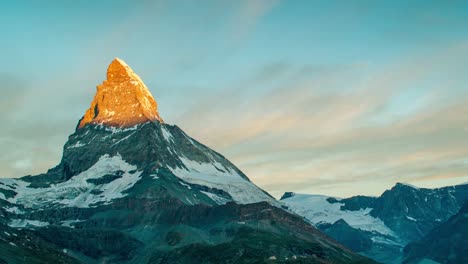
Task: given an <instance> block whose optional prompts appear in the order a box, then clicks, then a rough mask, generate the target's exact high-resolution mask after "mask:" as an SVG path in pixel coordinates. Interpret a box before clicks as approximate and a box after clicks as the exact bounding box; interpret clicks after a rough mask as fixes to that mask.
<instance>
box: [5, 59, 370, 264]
mask: <svg viewBox="0 0 468 264" xmlns="http://www.w3.org/2000/svg"><path fill="white" fill-rule="evenodd" d="M84 89H86V87H84ZM269 262H273V263H373V262H372V261H371V260H369V259H367V258H365V257H362V256H360V255H357V254H355V253H353V252H351V251H350V250H348V249H346V248H345V247H343V246H341V245H340V244H338V243H337V242H334V241H333V240H331V239H329V238H328V237H327V236H326V235H324V234H322V233H321V232H320V231H318V230H317V229H316V228H315V227H313V226H312V225H311V224H309V223H308V222H306V221H305V220H303V218H302V217H299V216H297V215H295V214H293V213H291V212H289V211H287V210H286V209H284V208H282V207H281V205H280V204H279V203H278V202H277V200H276V199H274V198H273V197H272V196H270V195H269V194H268V193H267V192H265V191H263V190H262V189H260V188H259V187H257V186H256V185H255V184H254V183H252V182H251V181H250V180H249V178H248V177H247V176H246V175H245V174H244V173H242V171H241V170H239V168H237V167H236V166H235V165H234V164H232V163H231V162H230V161H228V160H227V159H226V158H225V157H223V156H222V155H221V154H219V153H217V152H216V151H214V150H212V149H210V148H208V147H207V146H205V145H203V144H202V143H200V142H198V141H197V140H195V139H193V138H191V137H190V136H189V135H187V134H186V133H185V132H184V131H182V130H181V129H180V128H179V127H178V126H176V125H171V124H168V123H166V122H165V121H163V118H162V117H161V116H160V113H159V110H158V104H157V102H156V100H155V99H154V97H153V96H152V95H151V93H150V91H149V89H148V88H147V87H146V85H145V84H144V82H143V81H142V80H141V78H140V77H139V76H138V75H137V74H136V73H135V72H134V71H133V70H132V69H131V68H130V67H129V66H128V65H127V64H126V63H125V62H124V61H123V60H121V59H114V60H113V61H112V62H111V64H110V65H109V67H108V69H107V78H106V80H104V82H103V83H102V84H100V85H98V86H97V91H96V95H95V97H94V99H93V101H92V102H91V105H90V108H89V109H88V110H86V112H85V113H84V115H83V117H82V118H81V119H80V120H79V122H78V124H77V125H76V130H75V132H74V133H73V134H72V135H70V137H69V139H68V141H67V142H66V143H65V145H64V148H63V156H62V159H61V161H60V163H59V164H58V165H57V166H56V167H54V168H52V169H50V170H49V171H47V172H46V173H44V174H40V175H36V176H25V177H22V178H17V179H0V263H269Z"/></svg>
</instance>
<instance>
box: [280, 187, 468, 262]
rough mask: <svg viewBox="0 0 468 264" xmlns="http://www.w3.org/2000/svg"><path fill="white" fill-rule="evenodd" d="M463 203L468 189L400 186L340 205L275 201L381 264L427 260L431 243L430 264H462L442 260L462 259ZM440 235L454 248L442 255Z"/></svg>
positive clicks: (323, 200)
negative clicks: (378, 194) (432, 262)
mask: <svg viewBox="0 0 468 264" xmlns="http://www.w3.org/2000/svg"><path fill="white" fill-rule="evenodd" d="M467 200H468V184H463V185H457V186H450V187H444V188H437V189H426V188H418V187H415V186H412V185H408V184H403V183H397V184H396V185H395V186H394V187H393V188H391V189H390V190H387V191H385V192H384V193H383V194H382V195H381V196H380V197H367V196H354V197H351V198H346V199H340V198H334V197H327V196H319V195H307V194H295V193H285V194H284V195H283V197H282V198H281V202H282V203H283V204H284V205H285V206H287V207H288V208H289V209H290V210H291V211H293V212H295V213H297V214H299V215H301V216H303V217H305V218H306V219H307V220H308V221H310V222H311V223H313V224H314V225H315V226H316V227H318V228H319V229H321V230H322V231H323V232H325V233H326V234H328V235H329V236H331V237H332V238H334V239H335V240H337V241H338V242H340V243H342V244H343V245H345V246H347V247H349V248H350V249H352V250H354V251H356V252H359V253H361V254H363V255H365V256H368V257H370V258H373V259H375V260H376V261H379V262H382V263H402V262H408V263H417V262H418V261H421V260H422V259H424V256H430V254H426V253H427V252H425V251H424V250H428V249H429V248H430V247H429V246H428V245H426V243H432V244H431V245H432V249H431V250H430V252H431V254H434V256H437V257H434V258H432V259H435V260H437V261H440V263H463V262H450V261H442V260H444V258H445V259H446V260H447V259H450V257H448V256H450V254H453V255H454V256H455V257H454V258H455V259H458V258H466V254H465V253H464V252H463V251H461V249H462V247H463V246H462V245H461V244H464V243H461V241H463V239H465V240H466V239H468V236H467V233H466V231H467V229H464V232H465V233H463V232H462V231H461V229H460V226H463V225H460V223H463V221H464V222H466V220H467V219H466V217H464V214H463V210H466V206H465V207H463V205H464V204H465V202H466V201H467ZM462 207H463V209H461V208H462ZM460 209H461V211H460ZM454 215H455V216H454ZM451 217H452V218H451ZM441 233H444V235H445V236H447V239H448V240H450V241H452V242H457V243H447V245H446V248H445V252H443V249H442V247H439V244H438V242H436V241H440V240H438V239H436V238H437V237H440V235H441ZM448 237H450V238H448ZM421 239H422V241H421V242H418V241H419V240H421ZM457 239H458V241H457ZM408 244H409V246H408V247H407V248H406V249H405V250H404V248H405V246H407V245H408ZM449 247H450V248H452V250H451V251H450V250H449V249H448V248H449ZM449 251H450V252H449ZM465 252H466V251H465ZM465 260H466V259H465Z"/></svg>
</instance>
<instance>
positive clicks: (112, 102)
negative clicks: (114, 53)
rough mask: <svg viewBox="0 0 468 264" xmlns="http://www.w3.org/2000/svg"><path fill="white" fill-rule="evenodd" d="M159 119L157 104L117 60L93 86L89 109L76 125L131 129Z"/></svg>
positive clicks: (129, 69)
mask: <svg viewBox="0 0 468 264" xmlns="http://www.w3.org/2000/svg"><path fill="white" fill-rule="evenodd" d="M155 120H158V121H160V122H162V121H163V120H162V119H161V117H160V116H159V113H158V104H157V103H156V100H154V98H153V96H152V95H151V93H150V91H149V90H148V88H147V87H146V85H145V84H144V83H143V81H142V80H141V78H140V77H139V76H138V75H137V74H136V73H134V72H133V70H132V69H131V68H130V67H129V66H128V65H127V64H126V63H125V62H124V61H123V60H121V59H118V58H116V59H114V60H113V61H112V63H111V64H110V65H109V67H108V69H107V79H106V80H105V81H104V82H103V83H102V84H101V85H99V86H98V87H97V93H96V96H95V97H94V100H93V102H92V103H91V107H90V108H89V109H88V111H86V113H85V115H84V116H83V118H82V119H81V120H80V123H79V124H78V127H79V128H82V127H84V126H85V125H86V124H90V123H92V124H103V125H108V126H116V127H131V126H134V125H137V124H141V123H145V122H148V121H155Z"/></svg>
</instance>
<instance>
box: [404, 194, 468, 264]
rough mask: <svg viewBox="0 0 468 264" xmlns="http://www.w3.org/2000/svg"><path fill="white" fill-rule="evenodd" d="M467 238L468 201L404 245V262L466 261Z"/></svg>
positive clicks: (467, 257) (467, 260) (467, 259)
mask: <svg viewBox="0 0 468 264" xmlns="http://www.w3.org/2000/svg"><path fill="white" fill-rule="evenodd" d="M467 239H468V202H467V203H465V205H464V206H463V207H462V208H461V209H460V211H459V212H458V213H457V214H456V215H454V216H453V217H451V218H450V219H449V220H448V221H446V222H445V223H442V224H441V225H440V226H437V227H436V228H434V229H433V230H432V231H430V232H429V233H428V234H427V235H426V236H425V237H423V238H422V239H421V240H419V241H415V242H413V243H410V244H409V245H408V246H406V247H405V250H404V251H405V260H404V263H453V264H456V263H468V243H466V242H467ZM424 260H426V262H424ZM427 260H432V261H436V262H430V261H427Z"/></svg>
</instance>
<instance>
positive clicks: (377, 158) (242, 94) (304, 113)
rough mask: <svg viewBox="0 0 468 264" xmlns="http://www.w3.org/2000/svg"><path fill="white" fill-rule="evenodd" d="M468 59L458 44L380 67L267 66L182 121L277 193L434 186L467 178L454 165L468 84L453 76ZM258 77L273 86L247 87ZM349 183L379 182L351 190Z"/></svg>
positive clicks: (462, 149)
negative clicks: (438, 180)
mask: <svg viewBox="0 0 468 264" xmlns="http://www.w3.org/2000/svg"><path fill="white" fill-rule="evenodd" d="M467 59H468V50H467V48H466V45H456V46H450V47H448V48H447V49H445V50H442V51H439V52H437V53H434V54H433V55H432V56H426V57H423V58H421V57H416V58H407V59H406V60H404V61H400V62H398V63H396V64H394V65H389V66H387V67H386V68H382V69H378V70H375V69H372V66H371V65H369V64H356V65H348V66H343V65H336V66H300V67H298V66H294V65H289V66H285V65H284V64H282V66H281V67H279V66H278V65H272V66H267V67H266V69H269V70H270V71H271V74H268V72H267V71H265V70H261V71H259V72H258V77H257V78H251V79H250V80H247V82H242V83H241V84H240V85H241V86H240V87H236V86H235V87H233V88H232V89H231V90H228V91H224V92H223V93H222V94H216V95H213V96H212V97H208V98H205V100H202V101H200V103H199V104H198V105H196V106H195V107H194V108H193V109H190V111H187V112H186V114H185V115H183V116H182V117H181V118H180V119H179V120H176V123H178V124H181V125H182V126H183V127H184V128H186V129H187V130H188V131H189V132H190V133H191V134H192V135H194V136H195V137H196V138H199V139H200V140H201V141H202V142H206V143H207V144H208V145H210V146H212V147H214V148H215V149H217V150H219V151H221V152H222V153H225V154H227V156H228V157H230V158H232V159H233V160H234V161H235V162H236V163H237V164H239V166H240V167H241V168H242V169H244V170H245V171H246V172H247V173H248V175H249V176H250V177H251V178H252V179H253V180H254V181H255V182H257V183H258V184H260V185H261V186H264V187H265V188H266V189H267V190H269V191H271V192H273V193H275V194H277V195H278V194H279V193H281V192H283V191H284V190H285V188H290V189H292V190H297V189H298V186H301V187H300V188H302V189H303V191H308V192H320V191H321V190H322V189H321V188H323V186H324V185H329V186H332V185H333V186H335V187H336V186H337V185H338V184H344V183H349V184H348V185H346V186H347V187H344V185H343V188H335V189H334V191H333V192H334V194H336V195H339V194H341V195H349V194H352V193H356V192H361V193H371V194H377V193H379V192H381V191H383V190H384V189H383V188H385V187H384V186H387V187H388V186H390V185H392V184H393V183H394V182H395V181H406V182H415V183H416V182H417V183H419V184H423V185H428V186H431V179H433V178H438V177H439V178H440V177H444V178H455V177H456V178H459V177H465V176H468V168H466V166H461V165H460V166H458V165H457V166H455V165H454V164H453V163H452V162H453V161H456V160H463V159H464V158H468V145H467V144H468V143H465V141H466V140H465V138H466V136H465V134H466V128H467V127H468V117H466V115H462V114H460V113H464V112H466V111H467V110H468V109H466V102H468V95H467V94H466V92H467V90H466V82H465V80H461V79H460V78H454V79H452V78H453V77H454V76H455V77H456V76H457V75H459V74H460V72H461V71H463V70H465V69H467V66H468V64H466V61H467ZM434 77H436V78H434ZM259 80H260V81H259ZM428 80H430V82H429V83H428ZM248 81H251V82H252V83H248ZM262 82H266V83H268V85H272V86H273V87H276V88H275V89H272V90H267V91H266V92H264V93H261V92H260V93H258V94H252V93H248V92H246V91H249V89H252V86H251V85H261V84H262ZM434 83H435V84H436V85H433V84H434ZM344 87H346V88H344ZM420 88H424V89H423V92H419V93H414V91H418V90H420ZM405 96H407V97H409V101H408V100H405V102H403V103H401V104H399V98H402V97H403V98H405ZM405 99H408V98H405ZM414 106H418V107H414ZM450 164H451V165H450ZM455 171H457V173H454V172H455ZM463 173H465V174H463ZM439 175H445V176H439ZM285 179H287V180H285ZM337 182H338V183H337ZM353 182H355V183H357V182H359V185H362V186H368V184H370V183H371V182H380V183H381V185H380V186H381V187H380V188H378V189H368V188H359V187H358V186H354V188H349V186H351V185H350V184H352V183H353ZM356 185H358V184H356ZM346 189H348V191H347V190H346ZM327 191H329V190H327Z"/></svg>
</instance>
